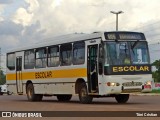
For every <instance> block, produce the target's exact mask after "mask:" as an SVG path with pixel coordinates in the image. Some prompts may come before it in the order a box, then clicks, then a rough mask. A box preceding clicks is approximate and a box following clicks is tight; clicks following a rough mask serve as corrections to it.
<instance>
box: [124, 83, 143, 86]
mask: <svg viewBox="0 0 160 120" xmlns="http://www.w3.org/2000/svg"><path fill="white" fill-rule="evenodd" d="M122 85H123V86H126V87H129V86H141V85H142V83H141V82H126V83H123V84H122Z"/></svg>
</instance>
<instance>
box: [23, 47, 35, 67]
mask: <svg viewBox="0 0 160 120" xmlns="http://www.w3.org/2000/svg"><path fill="white" fill-rule="evenodd" d="M34 66H35V56H34V49H32V50H27V51H25V52H24V69H33V68H34Z"/></svg>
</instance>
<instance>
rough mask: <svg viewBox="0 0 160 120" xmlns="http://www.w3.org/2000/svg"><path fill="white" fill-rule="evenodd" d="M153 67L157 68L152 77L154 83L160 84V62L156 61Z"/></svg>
mask: <svg viewBox="0 0 160 120" xmlns="http://www.w3.org/2000/svg"><path fill="white" fill-rule="evenodd" d="M152 66H155V67H156V69H157V70H156V71H155V72H152V77H153V78H154V82H160V60H156V61H154V62H153V63H152Z"/></svg>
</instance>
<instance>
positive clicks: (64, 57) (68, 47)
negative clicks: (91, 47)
mask: <svg viewBox="0 0 160 120" xmlns="http://www.w3.org/2000/svg"><path fill="white" fill-rule="evenodd" d="M60 55H61V56H60V59H61V65H62V66H65V65H71V63H72V44H71V43H69V44H63V45H61V47H60Z"/></svg>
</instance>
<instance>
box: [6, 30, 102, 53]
mask: <svg viewBox="0 0 160 120" xmlns="http://www.w3.org/2000/svg"><path fill="white" fill-rule="evenodd" d="M100 37H101V38H103V37H104V32H94V33H91V34H86V33H73V34H67V35H61V36H56V37H52V38H47V39H44V41H41V42H39V43H33V44H32V45H28V46H23V47H18V48H14V49H11V50H8V52H7V53H11V52H18V51H23V50H27V49H34V48H40V47H46V46H52V45H58V44H63V43H70V42H76V41H83V40H89V39H94V38H100Z"/></svg>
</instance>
